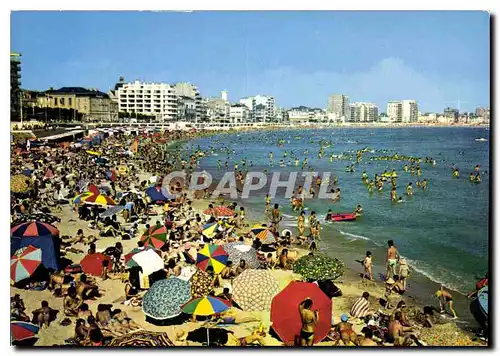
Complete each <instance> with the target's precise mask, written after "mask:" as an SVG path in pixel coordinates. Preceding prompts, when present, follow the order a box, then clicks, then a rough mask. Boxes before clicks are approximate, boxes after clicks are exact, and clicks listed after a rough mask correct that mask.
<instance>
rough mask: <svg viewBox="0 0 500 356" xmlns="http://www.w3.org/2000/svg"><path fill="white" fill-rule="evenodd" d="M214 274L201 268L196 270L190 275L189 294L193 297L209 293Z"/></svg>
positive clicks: (211, 289)
mask: <svg viewBox="0 0 500 356" xmlns="http://www.w3.org/2000/svg"><path fill="white" fill-rule="evenodd" d="M213 280H214V276H212V275H210V274H209V273H207V272H204V271H202V270H197V271H196V272H195V273H194V274H193V276H192V277H191V294H192V295H193V297H204V296H206V295H209V294H210V293H211V292H212V291H213V289H214V287H213Z"/></svg>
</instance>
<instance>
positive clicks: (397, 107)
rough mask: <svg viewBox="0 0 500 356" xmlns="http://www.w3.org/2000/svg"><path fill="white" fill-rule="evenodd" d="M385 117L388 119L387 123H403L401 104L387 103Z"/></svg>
mask: <svg viewBox="0 0 500 356" xmlns="http://www.w3.org/2000/svg"><path fill="white" fill-rule="evenodd" d="M387 116H388V117H389V122H401V121H403V103H402V102H401V101H388V102H387Z"/></svg>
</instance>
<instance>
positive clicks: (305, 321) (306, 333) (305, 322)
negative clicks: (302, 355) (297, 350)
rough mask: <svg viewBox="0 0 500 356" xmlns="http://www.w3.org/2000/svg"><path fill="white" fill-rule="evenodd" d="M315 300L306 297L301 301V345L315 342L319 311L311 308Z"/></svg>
mask: <svg viewBox="0 0 500 356" xmlns="http://www.w3.org/2000/svg"><path fill="white" fill-rule="evenodd" d="M312 305H313V301H312V300H311V298H306V299H304V300H303V301H301V302H300V303H299V312H300V318H301V320H302V329H301V330H300V346H312V345H313V342H314V329H315V325H316V324H317V323H318V318H319V314H318V311H317V310H315V311H314V312H313V311H312V310H311V307H312Z"/></svg>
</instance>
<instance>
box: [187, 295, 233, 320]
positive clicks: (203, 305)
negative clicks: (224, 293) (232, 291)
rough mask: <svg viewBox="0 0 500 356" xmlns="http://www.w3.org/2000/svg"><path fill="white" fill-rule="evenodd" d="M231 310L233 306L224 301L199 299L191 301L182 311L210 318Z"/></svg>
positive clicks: (207, 298)
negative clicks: (209, 316)
mask: <svg viewBox="0 0 500 356" xmlns="http://www.w3.org/2000/svg"><path fill="white" fill-rule="evenodd" d="M229 308H231V304H230V303H229V302H228V301H227V300H224V299H221V298H217V297H198V298H194V299H191V300H190V301H189V302H187V303H186V304H184V306H183V307H182V311H183V312H184V313H186V314H193V315H201V316H208V315H214V314H216V313H222V312H223V311H226V310H228V309H229Z"/></svg>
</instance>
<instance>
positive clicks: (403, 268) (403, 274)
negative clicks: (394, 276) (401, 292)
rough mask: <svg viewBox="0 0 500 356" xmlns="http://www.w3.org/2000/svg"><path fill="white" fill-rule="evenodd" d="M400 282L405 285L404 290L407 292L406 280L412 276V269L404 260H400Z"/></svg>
mask: <svg viewBox="0 0 500 356" xmlns="http://www.w3.org/2000/svg"><path fill="white" fill-rule="evenodd" d="M398 275H399V280H400V281H401V283H402V284H403V288H404V289H405V290H406V279H407V278H408V276H409V275H410V269H409V267H408V264H407V263H406V260H405V259H404V258H400V259H399V272H398Z"/></svg>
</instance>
